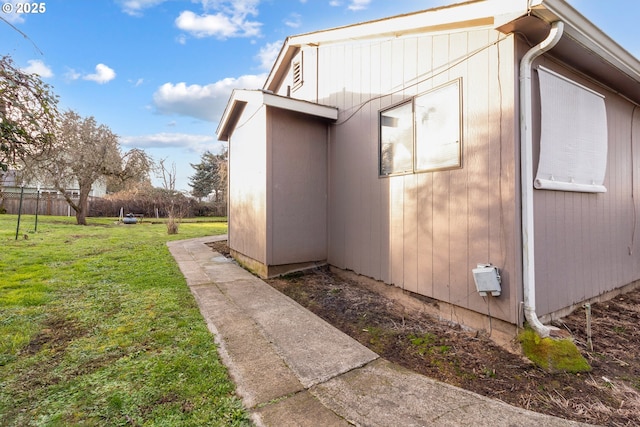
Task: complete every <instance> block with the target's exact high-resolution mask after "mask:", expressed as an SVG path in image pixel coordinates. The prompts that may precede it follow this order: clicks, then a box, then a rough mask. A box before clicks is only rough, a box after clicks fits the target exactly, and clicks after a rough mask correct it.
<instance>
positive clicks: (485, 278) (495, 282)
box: [471, 264, 502, 297]
mask: <svg viewBox="0 0 640 427" xmlns="http://www.w3.org/2000/svg"><path fill="white" fill-rule="evenodd" d="M471 271H472V272H473V280H474V281H475V282H476V289H477V290H478V293H480V295H481V296H483V297H486V296H487V294H489V293H490V294H491V295H492V296H494V297H497V296H500V292H501V291H502V289H501V287H500V282H501V279H500V272H499V271H498V267H496V266H495V265H491V264H478V267H477V268H474V269H473V270H471Z"/></svg>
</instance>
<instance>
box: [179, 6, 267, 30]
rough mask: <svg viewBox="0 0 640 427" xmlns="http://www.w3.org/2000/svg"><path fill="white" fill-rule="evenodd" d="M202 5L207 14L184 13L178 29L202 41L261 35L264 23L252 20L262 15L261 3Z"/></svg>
mask: <svg viewBox="0 0 640 427" xmlns="http://www.w3.org/2000/svg"><path fill="white" fill-rule="evenodd" d="M200 3H201V4H202V7H203V9H204V11H205V13H203V14H201V15H197V14H196V13H194V12H192V11H190V10H185V11H182V12H181V13H180V15H179V16H178V17H177V18H176V20H175V24H176V26H177V27H178V28H180V29H181V30H184V31H186V32H188V33H190V34H191V35H193V36H195V37H198V38H202V37H218V38H221V39H224V38H227V37H257V36H259V35H260V28H261V27H262V23H260V22H257V21H251V20H249V19H248V17H249V16H257V15H258V4H259V3H260V0H231V1H228V0H200ZM210 12H216V13H210Z"/></svg>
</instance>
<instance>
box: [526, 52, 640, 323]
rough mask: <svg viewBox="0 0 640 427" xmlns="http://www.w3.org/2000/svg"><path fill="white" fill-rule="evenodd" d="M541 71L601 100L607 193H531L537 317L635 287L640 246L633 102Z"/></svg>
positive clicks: (639, 120)
mask: <svg viewBox="0 0 640 427" xmlns="http://www.w3.org/2000/svg"><path fill="white" fill-rule="evenodd" d="M540 63H541V64H543V65H545V66H548V67H550V68H552V69H553V70H554V71H557V72H559V73H561V74H562V75H564V76H566V77H569V78H570V79H572V80H575V81H577V82H578V83H581V84H583V85H585V86H587V87H590V88H592V89H594V90H597V91H598V92H600V93H602V94H603V95H605V105H606V109H607V125H608V155H607V171H606V176H605V181H604V185H605V187H606V188H607V192H606V193H600V194H590V193H574V192H563V191H546V190H536V191H535V192H534V206H535V227H536V231H535V239H536V275H537V280H536V282H537V292H536V298H537V304H538V314H540V315H545V314H549V313H553V312H555V311H558V310H561V309H563V308H565V307H567V306H569V305H571V304H576V303H580V302H581V301H583V300H586V299H589V298H593V297H596V296H598V295H601V294H603V293H605V292H608V291H611V290H613V289H615V288H618V287H621V286H624V285H626V284H628V283H631V282H633V281H636V280H640V268H639V265H640V246H639V244H638V240H637V239H635V238H634V230H639V229H640V222H638V221H639V219H640V218H639V215H638V212H635V211H636V210H637V209H638V203H637V201H638V190H637V188H638V176H637V175H638V165H639V164H640V162H639V160H640V151H639V149H638V142H637V139H638V130H639V128H640V115H638V114H637V112H636V114H635V116H634V118H633V124H632V112H633V105H632V104H631V103H630V102H628V101H626V100H624V99H622V98H621V97H620V96H618V95H616V94H614V93H612V92H610V91H607V90H606V89H604V88H603V87H601V86H598V85H596V84H594V83H593V82H591V81H589V80H587V79H585V78H584V77H583V76H581V75H580V74H578V73H576V72H572V71H570V70H568V69H566V68H564V67H562V66H560V65H558V63H555V62H552V61H550V60H541V61H540ZM534 89H535V88H534ZM534 93H536V91H535V90H534ZM536 120H539V117H538V118H537V119H536ZM537 126H538V125H536V124H534V129H536V127H537ZM632 126H633V129H634V132H633V133H634V135H633V136H634V141H633V143H634V146H633V150H632V139H631V138H632V130H631V129H632ZM535 140H537V136H535V135H534V141H535ZM535 149H536V150H538V149H539V147H535ZM536 154H537V153H536ZM632 155H633V157H632ZM534 164H535V165H537V158H535V159H534ZM632 164H633V165H635V168H636V173H635V174H633V173H632ZM632 179H633V180H634V181H635V182H634V183H633V185H632ZM632 192H635V194H632ZM634 198H635V201H636V202H635V205H636V206H635V207H634ZM636 233H637V232H636Z"/></svg>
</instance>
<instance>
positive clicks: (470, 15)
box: [290, 0, 527, 46]
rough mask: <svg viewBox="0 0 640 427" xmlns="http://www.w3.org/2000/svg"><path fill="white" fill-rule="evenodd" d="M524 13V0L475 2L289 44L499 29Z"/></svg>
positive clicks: (311, 35)
mask: <svg viewBox="0 0 640 427" xmlns="http://www.w3.org/2000/svg"><path fill="white" fill-rule="evenodd" d="M526 12H527V0H508V1H505V0H476V1H468V2H464V3H458V4H454V5H450V6H443V7H438V8H433V9H428V10H424V11H420V12H413V13H408V14H405V15H397V16H392V17H389V18H384V19H379V20H376V21H369V22H364V23H360V24H354V25H349V26H345V27H338V28H334V29H328V30H322V31H317V32H313V33H307V34H301V35H298V36H293V37H291V38H290V39H291V40H290V44H291V45H295V46H303V45H307V44H310V45H316V44H322V43H331V42H340V41H344V40H357V39H363V38H371V37H383V36H395V37H400V36H402V35H405V34H414V33H416V32H421V31H425V32H428V31H429V29H430V28H439V27H442V28H447V26H450V28H451V29H455V28H456V24H458V23H459V24H461V26H462V27H464V25H462V24H464V23H466V22H475V21H480V20H482V19H489V18H491V19H493V22H494V23H493V24H492V26H494V27H499V26H501V25H502V24H504V23H506V22H510V21H512V20H514V19H516V18H517V17H519V16H522V15H523V14H526Z"/></svg>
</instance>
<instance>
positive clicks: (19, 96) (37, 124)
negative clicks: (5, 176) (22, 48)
mask: <svg viewBox="0 0 640 427" xmlns="http://www.w3.org/2000/svg"><path fill="white" fill-rule="evenodd" d="M57 104H58V98H57V96H56V95H54V94H53V92H52V90H51V87H50V86H49V85H48V84H45V83H43V82H42V80H40V78H39V77H38V76H37V75H36V74H26V73H24V72H22V71H21V70H19V69H18V68H16V67H15V65H14V64H13V61H12V60H11V58H10V57H8V56H3V57H2V58H0V171H6V170H7V168H8V166H9V165H12V164H16V163H21V162H22V161H23V160H24V159H26V158H30V159H38V158H40V157H43V156H45V155H47V154H48V153H49V152H50V149H51V147H52V145H53V143H54V141H55V130H56V125H57V118H58V111H57Z"/></svg>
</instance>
